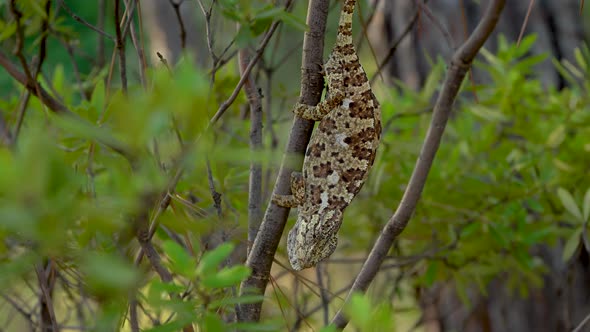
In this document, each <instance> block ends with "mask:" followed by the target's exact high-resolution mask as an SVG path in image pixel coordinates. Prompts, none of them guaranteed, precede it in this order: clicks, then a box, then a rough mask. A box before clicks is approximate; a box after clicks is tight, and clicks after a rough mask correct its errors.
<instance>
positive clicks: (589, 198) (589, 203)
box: [582, 188, 590, 221]
mask: <svg viewBox="0 0 590 332" xmlns="http://www.w3.org/2000/svg"><path fill="white" fill-rule="evenodd" d="M582 208H583V210H584V221H590V220H588V219H589V218H590V188H588V190H586V194H585V195H584V204H583V205H582Z"/></svg>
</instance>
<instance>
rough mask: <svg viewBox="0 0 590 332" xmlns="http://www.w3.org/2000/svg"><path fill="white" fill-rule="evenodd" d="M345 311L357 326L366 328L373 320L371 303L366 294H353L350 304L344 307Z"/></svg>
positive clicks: (362, 328)
mask: <svg viewBox="0 0 590 332" xmlns="http://www.w3.org/2000/svg"><path fill="white" fill-rule="evenodd" d="M344 312H345V313H346V314H347V315H348V316H349V317H350V322H351V323H352V324H353V325H354V326H355V327H357V328H359V329H360V330H364V328H365V327H366V326H367V325H368V324H369V322H370V320H371V303H370V302H369V299H368V298H367V297H366V296H363V295H362V294H353V295H352V298H351V299H350V302H349V303H348V305H347V306H345V307H344Z"/></svg>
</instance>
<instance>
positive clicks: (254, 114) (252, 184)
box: [238, 48, 262, 251]
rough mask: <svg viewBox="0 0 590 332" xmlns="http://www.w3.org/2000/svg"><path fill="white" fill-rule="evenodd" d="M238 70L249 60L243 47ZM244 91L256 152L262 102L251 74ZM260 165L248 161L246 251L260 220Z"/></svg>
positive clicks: (253, 149) (259, 134)
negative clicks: (248, 106)
mask: <svg viewBox="0 0 590 332" xmlns="http://www.w3.org/2000/svg"><path fill="white" fill-rule="evenodd" d="M238 58H239V61H238V62H239V64H240V72H242V73H243V72H244V71H245V69H246V66H247V64H248V62H249V61H250V52H249V51H248V49H247V48H243V49H241V50H240V51H239V53H238ZM244 92H245V93H246V96H247V97H248V103H249V104H250V151H252V152H257V151H260V150H261V149H262V102H261V101H260V93H259V92H258V87H257V86H256V83H255V82H254V78H253V77H252V75H251V74H249V75H248V77H247V79H246V83H245V84H244ZM261 204H262V165H260V163H259V162H256V161H251V162H250V180H249V183H248V251H249V250H250V247H251V246H252V243H254V238H256V233H258V227H260V222H261V220H262V207H261Z"/></svg>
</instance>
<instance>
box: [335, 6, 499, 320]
mask: <svg viewBox="0 0 590 332" xmlns="http://www.w3.org/2000/svg"><path fill="white" fill-rule="evenodd" d="M505 1H506V0H494V1H493V2H492V3H491V4H490V5H489V6H488V9H487V10H486V12H485V14H484V16H483V18H482V19H481V21H480V22H479V24H478V25H477V27H476V28H475V31H473V33H472V34H471V37H469V39H468V40H467V41H466V42H465V43H464V44H463V46H462V47H461V48H460V49H459V50H457V51H456V52H455V54H454V55H453V57H452V58H451V64H450V66H449V69H448V70H447V76H446V78H445V81H444V84H443V87H442V90H441V92H440V94H439V96H438V99H437V101H436V104H435V105H434V111H433V115H432V120H431V123H430V127H429V128H428V132H427V134H426V138H425V140H424V144H423V145H422V150H421V151H420V155H419V157H418V160H417V161H416V166H415V168H414V171H413V173H412V176H411V178H410V182H409V183H408V186H407V188H406V191H405V192H404V195H403V197H402V199H401V201H400V203H399V206H398V208H397V210H396V211H395V213H394V214H393V216H392V217H391V219H389V221H388V222H387V224H386V225H385V227H384V228H383V230H382V232H381V235H380V236H379V238H378V239H377V242H376V243H375V245H374V246H373V249H372V250H371V253H370V254H369V257H368V258H367V260H366V261H365V264H364V265H363V267H362V269H361V271H360V272H359V274H358V276H357V278H356V280H355V281H354V284H353V285H352V288H351V289H350V291H349V292H348V295H347V297H346V301H345V303H344V305H346V303H348V301H350V298H351V296H352V294H354V293H356V292H365V291H366V290H367V288H368V287H369V285H370V284H371V282H372V281H373V279H374V278H375V276H376V275H377V272H378V271H379V268H380V267H381V264H382V263H383V261H384V259H385V257H386V256H387V252H388V251H389V249H390V248H391V245H392V244H393V241H394V240H395V239H396V238H397V236H398V235H399V234H400V233H401V232H402V231H403V230H404V229H405V228H406V226H407V224H408V222H409V220H410V217H411V216H412V214H413V213H414V210H415V208H416V205H417V204H418V201H419V199H420V195H421V194H422V190H423V189H424V184H425V183H426V179H427V178H428V173H429V172H430V168H431V166H432V163H433V161H434V157H435V156H436V152H437V150H438V147H439V146H440V142H441V138H442V135H443V133H444V130H445V127H446V124H447V120H448V118H449V114H450V113H451V109H452V106H453V103H454V101H455V98H456V96H457V93H458V92H459V88H460V87H461V83H462V82H463V79H464V78H465V75H466V74H467V72H468V71H469V69H470V67H471V63H472V62H473V59H474V58H475V56H476V55H477V52H478V51H479V49H480V48H481V46H482V45H483V44H484V42H485V41H486V40H487V38H488V37H489V36H490V34H491V33H492V31H493V30H494V27H495V26H496V23H497V22H498V19H499V18H500V14H501V13H502V9H503V8H504V4H505ZM344 305H343V306H344ZM332 324H334V325H336V327H337V328H340V329H343V328H344V327H345V326H346V325H347V324H348V318H346V317H345V316H344V313H343V312H342V309H340V310H339V311H338V313H336V316H335V317H334V319H333V320H332Z"/></svg>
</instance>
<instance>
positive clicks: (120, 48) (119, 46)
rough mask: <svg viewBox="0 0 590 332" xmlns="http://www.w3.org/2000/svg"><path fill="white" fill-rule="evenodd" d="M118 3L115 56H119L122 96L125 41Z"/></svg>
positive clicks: (125, 73)
mask: <svg viewBox="0 0 590 332" xmlns="http://www.w3.org/2000/svg"><path fill="white" fill-rule="evenodd" d="M120 1H121V0H115V10H114V15H115V35H116V42H115V49H116V50H117V54H118V55H119V75H121V88H122V89H123V94H127V64H126V60H125V39H124V37H123V35H122V33H121V25H120V24H119V19H120V17H121V15H120V10H121V3H120ZM130 18H131V17H129V19H128V21H129V20H130Z"/></svg>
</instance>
